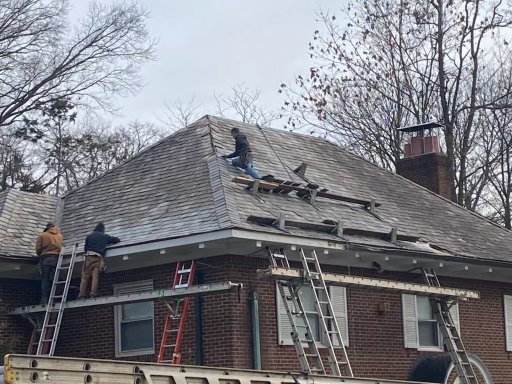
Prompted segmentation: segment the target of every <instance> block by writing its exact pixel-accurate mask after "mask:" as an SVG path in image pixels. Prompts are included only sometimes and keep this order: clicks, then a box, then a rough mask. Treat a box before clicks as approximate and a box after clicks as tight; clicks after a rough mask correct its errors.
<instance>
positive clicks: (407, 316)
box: [402, 294, 419, 349]
mask: <svg viewBox="0 0 512 384" xmlns="http://www.w3.org/2000/svg"><path fill="white" fill-rule="evenodd" d="M402 314H403V322H404V347H405V348H416V349H417V348H418V343H419V341H418V340H419V337H418V312H417V307H416V296H415V295H407V294H402Z"/></svg>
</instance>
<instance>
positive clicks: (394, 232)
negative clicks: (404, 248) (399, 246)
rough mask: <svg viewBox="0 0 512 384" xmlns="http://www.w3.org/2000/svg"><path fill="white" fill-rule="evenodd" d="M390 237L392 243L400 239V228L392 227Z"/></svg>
mask: <svg viewBox="0 0 512 384" xmlns="http://www.w3.org/2000/svg"><path fill="white" fill-rule="evenodd" d="M389 239H390V241H391V242H392V243H396V241H397V239H398V229H397V228H396V227H392V228H391V232H390V233H389Z"/></svg>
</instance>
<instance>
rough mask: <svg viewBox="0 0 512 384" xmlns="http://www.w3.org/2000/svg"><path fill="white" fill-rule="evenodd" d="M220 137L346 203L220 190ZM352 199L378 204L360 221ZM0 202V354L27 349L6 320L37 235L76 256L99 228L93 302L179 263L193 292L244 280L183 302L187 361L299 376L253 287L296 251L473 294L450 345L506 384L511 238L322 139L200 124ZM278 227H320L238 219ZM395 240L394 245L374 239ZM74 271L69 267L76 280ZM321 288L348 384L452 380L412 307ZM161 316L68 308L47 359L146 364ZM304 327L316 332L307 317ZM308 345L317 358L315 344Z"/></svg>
mask: <svg viewBox="0 0 512 384" xmlns="http://www.w3.org/2000/svg"><path fill="white" fill-rule="evenodd" d="M233 127H239V128H240V129H241V130H242V131H244V132H245V133H247V135H248V137H249V139H250V142H251V145H252V147H253V150H254V152H255V166H256V168H257V169H258V170H259V171H260V172H261V173H262V174H266V173H268V174H272V175H273V176H274V177H275V178H279V179H282V180H289V181H292V182H295V183H297V184H299V183H300V184H301V185H305V184H307V183H308V182H314V183H316V184H318V185H320V187H321V188H326V189H328V191H330V192H332V193H336V194H338V195H343V196H346V197H352V198H354V202H353V203H350V202H347V201H337V200H332V199H323V198H321V197H317V198H316V200H315V201H314V204H311V202H308V201H307V200H305V199H303V198H301V197H299V196H297V195H296V194H295V193H289V194H279V193H254V194H253V193H251V192H250V191H248V190H246V189H245V186H244V185H240V184H237V183H235V182H233V181H232V179H233V178H234V177H235V176H237V175H240V173H241V172H240V171H239V170H237V169H235V168H234V167H232V166H231V165H229V164H228V163H227V162H226V161H225V160H223V159H222V158H220V156H219V155H220V154H223V153H227V152H228V151H230V150H231V149H232V147H233V139H232V138H231V136H230V129H231V128H233ZM428 157H431V158H433V159H434V166H432V169H434V171H435V172H434V173H435V175H434V176H432V175H431V176H429V177H424V176H423V175H422V176H421V179H422V180H420V182H422V183H423V185H424V186H426V187H431V185H429V183H432V185H433V187H432V188H438V190H436V192H441V193H442V192H443V191H446V188H445V187H441V190H439V185H443V182H442V180H441V181H440V179H438V178H439V177H443V175H445V172H444V173H443V171H442V169H439V167H442V166H443V164H445V162H444V161H443V159H442V155H441V154H429V155H428ZM403 161H404V162H406V164H402V165H401V168H402V169H407V172H404V173H407V177H409V178H412V179H414V175H415V173H414V172H413V171H411V169H412V168H413V166H414V163H416V164H417V165H421V164H423V163H424V162H425V161H426V160H425V158H418V157H411V158H407V159H404V160H403ZM302 163H305V164H307V166H305V165H303V166H302V168H301V167H299V166H300V165H301V164H302ZM399 168H400V167H399ZM298 169H299V170H298ZM422 170H424V169H423V168H422ZM304 171H305V172H304ZM419 173H420V172H419ZM419 173H418V174H419ZM425 180H426V181H425ZM432 180H434V181H432ZM358 199H366V200H368V201H374V202H376V203H377V204H375V207H372V209H371V210H370V208H369V207H365V206H362V205H361V204H358V203H357V201H358ZM0 205H1V214H0V222H1V223H2V228H1V229H0V238H1V243H0V306H1V308H2V311H1V312H0V347H1V348H2V352H3V353H5V352H6V351H9V352H18V353H24V352H26V350H27V347H28V344H29V339H30V335H31V331H32V327H31V325H30V323H29V322H28V321H27V320H26V319H24V318H23V317H22V316H19V315H13V314H10V313H8V311H7V309H9V308H15V307H22V306H28V307H27V308H29V310H33V311H40V310H41V309H40V308H39V307H40V306H38V305H36V304H37V303H38V301H39V295H40V291H39V281H38V276H37V270H36V260H35V258H34V256H33V251H32V249H33V247H34V242H35V238H36V236H37V233H38V232H39V231H40V230H41V229H42V228H43V227H44V224H45V223H46V222H47V221H50V220H56V221H57V222H58V223H59V225H60V227H61V229H62V232H63V235H64V237H65V242H66V244H67V245H68V246H69V245H71V244H74V243H75V242H78V243H80V244H83V239H84V237H85V236H86V235H87V233H89V232H90V231H91V230H92V228H93V227H94V225H95V223H96V222H97V221H100V220H101V221H103V222H104V223H105V224H106V227H107V232H108V233H111V234H113V235H116V236H118V237H120V238H121V239H122V242H121V243H119V244H117V245H116V246H114V247H112V248H111V249H109V251H108V253H107V262H108V265H109V269H108V273H105V274H103V275H102V276H101V282H100V292H99V294H100V296H113V295H117V294H126V293H131V292H142V291H146V290H159V289H163V288H168V287H169V286H170V284H171V279H172V276H173V273H174V268H175V263H176V262H177V261H180V260H190V259H195V260H197V261H198V267H197V268H198V270H197V280H198V283H200V284H209V283H215V282H221V281H231V282H235V283H243V284H244V288H243V289H242V290H241V292H240V294H239V295H237V294H236V292H230V291H223V292H217V293H212V294H209V295H204V296H196V297H195V298H194V305H193V306H192V308H191V310H190V313H189V316H188V325H187V332H186V335H185V340H184V345H183V348H182V353H183V362H184V363H186V364H201V365H206V366H224V367H236V368H254V367H256V368H257V367H259V366H261V368H262V369H266V370H286V371H289V370H299V369H300V366H299V363H298V359H297V356H296V353H295V350H294V347H293V345H292V342H291V339H290V336H289V330H290V324H289V322H288V320H287V317H286V314H285V313H284V310H283V306H282V303H281V302H280V298H279V297H278V295H277V294H276V285H275V282H274V281H272V280H270V279H264V278H258V276H257V270H258V269H264V268H266V267H268V265H269V261H268V258H267V256H266V251H265V247H266V246H270V247H281V248H284V249H286V250H287V252H288V255H289V256H290V258H292V259H293V258H295V260H298V259H297V258H296V253H297V250H298V249H300V248H303V249H306V250H312V249H315V250H316V251H317V253H318V254H319V258H320V261H321V263H322V265H323V269H324V271H325V272H333V273H343V274H349V275H355V276H367V277H378V278H380V279H389V280H399V281H405V282H411V283H421V282H422V277H421V275H420V274H418V273H417V272H416V271H414V270H415V269H416V268H418V267H429V268H435V270H436V271H437V273H438V275H439V276H440V281H441V284H442V285H443V286H446V287H454V288H461V289H469V290H474V291H478V292H479V293H480V299H479V300H468V301H461V302H459V303H458V306H457V307H455V308H454V315H455V317H456V319H457V322H458V325H459V327H460V333H461V335H462V338H463V339H464V343H465V345H466V348H467V350H468V351H469V352H471V354H472V361H473V363H474V364H475V366H476V367H477V368H478V369H479V371H480V373H479V375H480V379H481V381H482V382H483V383H490V382H493V383H496V384H509V383H510V382H512V279H511V277H512V273H511V272H512V254H511V249H512V233H511V232H510V231H508V230H506V229H504V228H502V227H500V226H497V225H495V224H493V223H491V222H490V221H488V220H487V219H485V218H483V217H481V216H479V215H477V214H475V213H472V212H469V211H466V210H464V209H463V208H461V207H460V206H457V205H455V204H453V203H451V202H450V201H448V200H446V199H444V198H442V197H440V196H438V195H436V194H435V193H433V192H432V191H430V190H428V189H427V188H424V187H421V186H418V185H417V184H415V183H413V182H411V181H409V180H407V179H405V178H404V177H401V176H398V175H395V174H393V173H391V172H388V171H386V170H384V169H381V168H379V167H377V166H375V165H373V164H371V163H369V162H367V161H365V160H363V159H361V158H359V157H357V156H355V155H352V154H350V153H349V152H347V151H346V150H344V149H342V148H340V147H338V146H335V145H333V144H331V143H329V142H327V141H325V140H322V139H319V138H315V137H311V136H303V135H299V134H294V133H289V132H286V131H281V130H274V129H268V128H261V127H256V126H251V125H247V124H242V123H238V122H234V121H230V120H226V119H220V118H215V117H211V116H205V117H203V118H202V119H200V120H198V121H197V122H195V123H194V124H192V125H190V126H188V127H187V128H185V129H183V130H180V131H178V132H176V133H175V134H173V135H171V136H169V137H168V138H166V139H164V140H163V141H161V142H159V143H158V144H155V145H154V146H152V147H151V148H149V149H147V150H146V151H144V152H142V153H140V154H138V155H137V156H135V157H134V158H132V159H131V160H129V161H127V162H126V163H124V164H123V165H121V166H119V167H117V168H115V169H113V170H111V171H109V172H108V173H106V174H105V175H103V176H101V177H99V178H97V179H95V180H93V181H91V182H89V183H88V184H86V185H84V186H82V187H81V188H79V189H77V190H74V191H72V192H70V193H69V194H67V195H66V196H63V197H62V198H60V199H57V198H53V197H48V196H40V195H32V194H29V193H24V192H18V191H12V190H10V191H4V192H2V193H1V194H0ZM280 215H281V217H286V219H289V220H290V221H292V222H293V221H295V222H302V223H304V222H305V223H317V224H318V225H320V226H318V225H317V226H316V227H315V226H312V227H311V228H307V226H305V227H304V226H303V227H301V226H292V225H289V226H285V227H281V228H278V227H276V226H274V225H265V224H261V222H260V223H257V222H255V221H254V220H250V219H249V220H248V218H249V217H250V216H253V217H260V218H268V219H275V218H278V217H279V216H280ZM271 221H272V220H271ZM331 221H341V222H342V223H343V232H342V233H341V234H340V233H338V234H334V233H331V232H326V231H321V230H317V229H316V228H319V227H321V224H325V223H326V222H331ZM393 228H396V229H397V232H396V234H397V236H396V238H395V239H393V238H390V237H389V236H388V234H392V233H393ZM294 255H295V256H294ZM297 266H298V264H297ZM80 269H81V264H80V263H79V264H78V265H77V266H76V268H75V273H76V278H77V279H78V278H79V271H80ZM73 285H78V283H77V281H74V283H73ZM330 289H331V296H332V297H333V303H334V305H335V311H336V313H337V315H336V316H337V317H338V321H339V322H340V324H341V327H342V333H343V334H344V339H345V341H346V344H347V345H348V347H347V351H348V356H349V358H350V361H351V364H352V368H353V370H354V373H355V375H356V376H357V377H379V378H383V379H393V380H418V381H420V380H421V381H429V382H443V383H444V382H447V383H455V382H456V381H454V380H453V376H454V375H453V373H451V374H450V373H449V371H450V367H449V364H448V363H447V359H446V355H445V354H444V352H443V349H442V342H441V338H440V333H439V329H438V326H437V323H436V322H435V321H434V320H433V318H432V313H431V311H430V308H429V303H428V299H427V298H426V297H424V296H421V295H411V294H403V293H398V292H393V291H389V290H387V291H386V290H377V289H368V288H363V287H357V286H350V287H343V286H332V287H331V288H330ZM74 294H75V293H74V292H71V297H70V299H72V298H73V297H72V296H73V295H74ZM304 295H305V297H307V295H308V292H304ZM305 300H306V301H307V298H306V299H305ZM256 301H257V303H258V306H257V308H258V310H257V313H255V308H256V306H255V305H254V304H255V302H256ZM30 308H32V309H30ZM165 314H166V309H165V304H164V303H163V302H162V301H160V300H154V301H148V302H143V303H137V304H130V303H128V304H123V305H115V306H113V305H93V304H91V305H90V306H83V307H77V308H70V309H67V310H66V311H65V313H64V320H63V324H62V328H61V331H60V335H59V342H58V345H57V350H56V355H58V356H73V357H91V358H92V357H95V358H109V359H112V358H120V359H133V360H139V361H155V359H156V357H155V356H156V355H155V354H156V353H157V349H158V344H159V342H160V338H161V334H162V329H163V322H164V318H165ZM254 318H256V319H257V320H256V321H255V320H254ZM310 321H311V323H312V324H313V328H314V329H318V327H317V326H315V324H316V322H317V321H318V319H314V318H312V319H310ZM256 322H257V324H256ZM258 328H259V331H258ZM318 333H319V332H318ZM315 338H316V340H317V344H318V345H319V347H320V348H321V346H322V343H323V341H322V338H321V336H320V334H317V335H315ZM256 341H257V342H259V345H260V354H258V353H257V352H256V351H255V349H254V346H255V342H256ZM446 376H449V377H448V378H446V379H445V377H446ZM491 378H492V381H491Z"/></svg>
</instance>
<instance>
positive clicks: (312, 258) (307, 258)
mask: <svg viewBox="0 0 512 384" xmlns="http://www.w3.org/2000/svg"><path fill="white" fill-rule="evenodd" d="M304 260H307V261H316V259H315V258H314V257H304Z"/></svg>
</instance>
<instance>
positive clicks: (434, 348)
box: [417, 347, 444, 352]
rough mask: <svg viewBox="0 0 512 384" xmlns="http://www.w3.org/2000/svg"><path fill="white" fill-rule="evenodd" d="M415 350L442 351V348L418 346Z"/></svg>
mask: <svg viewBox="0 0 512 384" xmlns="http://www.w3.org/2000/svg"><path fill="white" fill-rule="evenodd" d="M417 350H418V351H420V352H444V349H443V348H440V347H418V348H417Z"/></svg>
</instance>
